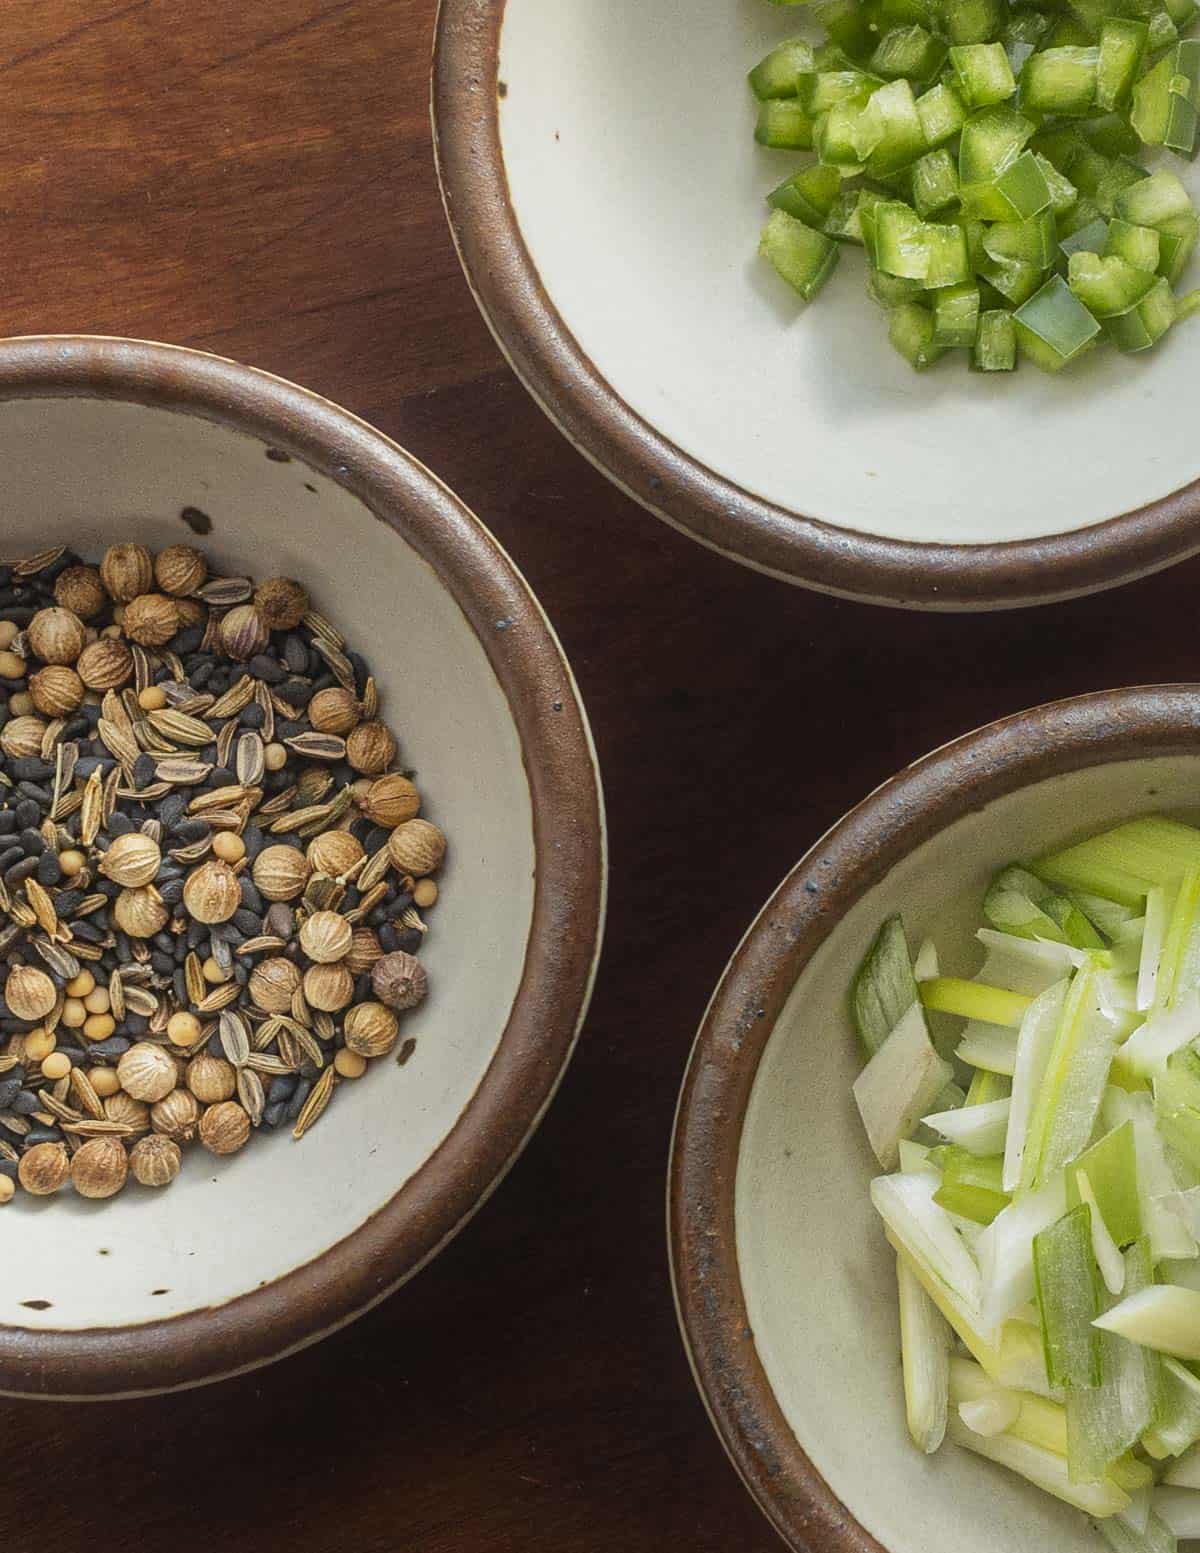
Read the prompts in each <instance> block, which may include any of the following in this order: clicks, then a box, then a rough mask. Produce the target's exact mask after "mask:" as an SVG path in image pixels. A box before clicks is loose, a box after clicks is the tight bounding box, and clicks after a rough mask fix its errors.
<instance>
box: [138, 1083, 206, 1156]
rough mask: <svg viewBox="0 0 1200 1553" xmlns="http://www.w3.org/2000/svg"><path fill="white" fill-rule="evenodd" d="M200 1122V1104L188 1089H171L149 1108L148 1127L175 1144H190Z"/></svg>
mask: <svg viewBox="0 0 1200 1553" xmlns="http://www.w3.org/2000/svg"><path fill="white" fill-rule="evenodd" d="M199 1122H200V1104H199V1102H198V1100H197V1099H196V1096H195V1095H194V1094H193V1093H192V1091H191V1090H190V1089H173V1090H172V1091H171V1093H170V1094H169V1095H164V1096H163V1098H162V1099H161V1100H157V1101H155V1103H154V1104H153V1105H152V1106H151V1107H150V1125H151V1127H153V1129H154V1131H155V1132H156V1133H161V1134H162V1135H163V1137H165V1138H173V1139H174V1140H175V1142H176V1143H190V1142H191V1141H192V1139H193V1138H194V1137H195V1136H196V1128H197V1126H198V1125H199Z"/></svg>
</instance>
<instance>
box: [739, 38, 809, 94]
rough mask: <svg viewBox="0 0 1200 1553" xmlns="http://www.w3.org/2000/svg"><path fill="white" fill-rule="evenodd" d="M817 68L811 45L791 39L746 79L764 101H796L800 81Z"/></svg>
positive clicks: (777, 48) (756, 66)
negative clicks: (770, 99)
mask: <svg viewBox="0 0 1200 1553" xmlns="http://www.w3.org/2000/svg"><path fill="white" fill-rule="evenodd" d="M814 68H815V67H814V62H813V51H812V45H811V44H810V43H805V41H804V40H803V38H789V39H788V41H787V42H786V43H781V44H779V45H778V47H776V48H773V49H772V50H771V52H770V53H769V54H767V55H766V56H765V58H763V59H760V60H759V62H758V64H757V65H755V67H754V69H753V70H752V71H751V72H750V74H749V76H748V77H747V79H748V80H749V82H750V89H751V91H752V92H753V93H754V95H755V96H756V97H758V98H759V99H761V100H763V101H765V100H767V99H768V98H772V97H794V96H795V95H796V92H797V90H798V89H799V86H800V77H801V76H802V75H806V74H807V73H808V72H809V71H811V70H813V69H814Z"/></svg>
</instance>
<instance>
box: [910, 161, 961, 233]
mask: <svg viewBox="0 0 1200 1553" xmlns="http://www.w3.org/2000/svg"><path fill="white" fill-rule="evenodd" d="M912 187H913V204H914V205H915V206H916V207H917V214H918V215H919V216H922V217H926V216H932V215H936V213H937V212H938V211H939V210H945V208H946V206H947V205H952V204H953V203H954V201H955V200H956V199H957V198H958V169H957V168H956V167H955V165H954V158H953V157H952V156H951V155H950V153H949V151H947V150H946V149H945V148H944V147H943V148H942V149H941V150H938V151H928V152H926V154H925V155H924V156H923V157H921V158H920V160H919V161H917V162H914V163H913V169H912Z"/></svg>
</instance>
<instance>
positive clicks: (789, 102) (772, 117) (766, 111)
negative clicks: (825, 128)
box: [754, 97, 813, 151]
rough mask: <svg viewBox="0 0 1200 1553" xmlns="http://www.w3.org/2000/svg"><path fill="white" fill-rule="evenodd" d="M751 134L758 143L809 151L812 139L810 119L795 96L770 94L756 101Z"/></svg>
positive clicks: (811, 122)
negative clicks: (756, 107)
mask: <svg viewBox="0 0 1200 1553" xmlns="http://www.w3.org/2000/svg"><path fill="white" fill-rule="evenodd" d="M754 138H755V140H757V141H758V143H759V145H760V146H772V147H774V148H775V149H777V150H783V151H809V150H811V149H812V143H813V121H812V120H811V119H810V118H809V116H808V114H807V113H805V111H804V109H803V108H802V107H801V106H800V104H799V103H798V102H797V101H796V99H795V98H794V97H784V98H775V97H772V98H769V99H768V100H767V101H766V102H763V103H760V104H759V108H758V123H757V125H756V126H755V129H754Z"/></svg>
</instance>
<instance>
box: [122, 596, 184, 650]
mask: <svg viewBox="0 0 1200 1553" xmlns="http://www.w3.org/2000/svg"><path fill="white" fill-rule="evenodd" d="M121 629H122V631H124V633H125V635H126V636H127V637H128V638H129V640H130V641H131V642H137V643H138V644H139V645H140V646H142V647H165V646H166V645H167V643H168V642H169V641H170V640H171V638H172V637H173V636H174V635H175V632H176V631H177V630H178V629H179V611H178V610H177V609H176V607H175V600H174V599H169V598H167V596H166V594H164V593H139V594H138V596H137V598H135V599H131V600H130V601H129V603H128V604H126V606H125V614H124V617H123V618H122V620H121Z"/></svg>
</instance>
